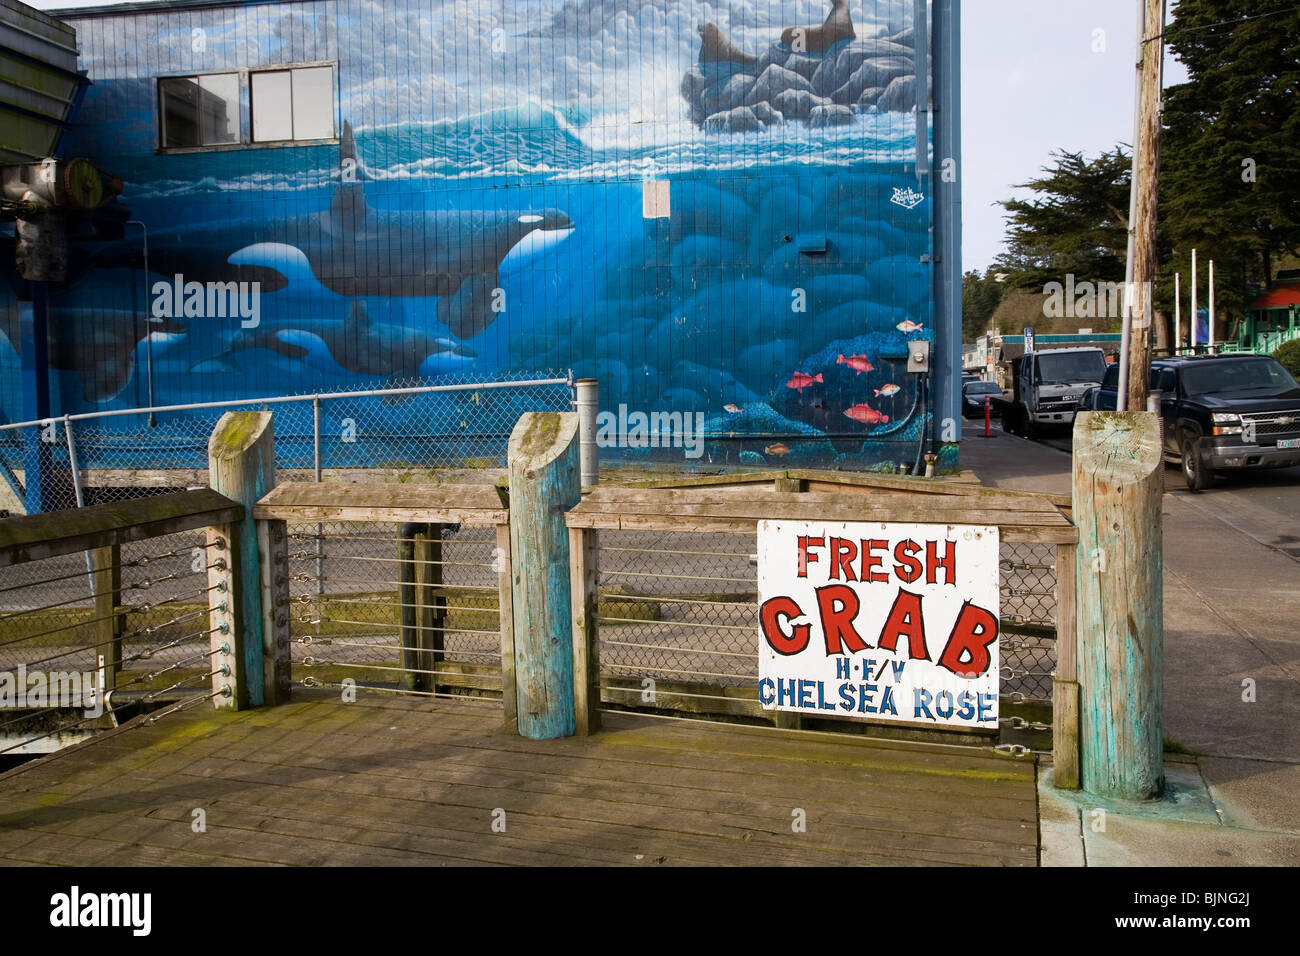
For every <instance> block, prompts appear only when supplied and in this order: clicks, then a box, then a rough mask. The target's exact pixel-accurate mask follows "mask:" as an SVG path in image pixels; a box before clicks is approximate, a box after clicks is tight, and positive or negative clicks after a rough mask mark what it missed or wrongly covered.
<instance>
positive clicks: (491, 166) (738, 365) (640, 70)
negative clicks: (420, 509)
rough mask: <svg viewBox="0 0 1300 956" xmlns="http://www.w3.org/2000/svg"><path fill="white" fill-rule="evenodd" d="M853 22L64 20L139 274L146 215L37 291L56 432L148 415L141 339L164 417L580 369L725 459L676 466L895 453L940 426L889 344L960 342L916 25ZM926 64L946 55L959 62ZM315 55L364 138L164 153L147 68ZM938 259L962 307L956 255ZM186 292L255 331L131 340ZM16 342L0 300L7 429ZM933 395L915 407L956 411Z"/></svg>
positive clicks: (183, 13) (647, 6)
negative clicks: (65, 423) (82, 418)
mask: <svg viewBox="0 0 1300 956" xmlns="http://www.w3.org/2000/svg"><path fill="white" fill-rule="evenodd" d="M841 5H842V0H836V2H835V4H834V5H833V4H832V3H831V2H824V0H816V2H804V0H801V2H783V0H756V2H754V0H751V2H743V3H742V2H735V3H726V2H715V3H698V2H692V0H681V2H677V0H645V2H639V3H636V2H627V0H564V2H559V0H542V2H528V0H514V2H503V0H493V2H488V0H480V2H477V3H465V2H428V0H426V2H423V3H421V2H414V0H412V2H406V0H384V2H381V3H375V4H356V3H335V2H327V0H321V2H302V3H297V2H279V3H265V4H260V3H248V4H231V5H226V6H218V7H210V6H198V5H195V6H192V7H191V6H182V5H172V6H170V7H167V6H164V5H160V6H159V7H158V8H156V9H154V10H143V11H142V10H138V9H137V10H132V11H131V12H125V13H119V12H102V13H97V14H94V15H89V16H74V15H72V14H69V16H68V19H69V20H70V21H71V22H72V23H73V24H74V25H75V26H76V28H77V32H78V38H79V43H80V46H81V49H82V58H81V66H82V68H83V69H86V70H88V71H89V75H90V78H91V80H92V81H93V84H94V85H93V87H92V88H91V89H90V91H89V94H88V98H87V101H86V103H85V105H84V107H83V109H82V111H81V115H80V117H79V120H80V123H79V125H78V127H77V128H76V130H75V131H74V132H73V133H72V134H71V135H72V137H73V141H72V142H71V143H70V144H69V146H70V149H69V154H70V155H85V156H88V157H90V158H92V159H93V160H94V161H95V162H96V163H98V164H99V165H100V166H101V167H103V168H105V169H108V170H110V171H112V172H113V173H115V174H117V175H118V176H120V177H121V178H122V179H123V180H124V181H125V183H126V188H125V190H124V192H123V195H122V200H121V201H122V202H123V203H125V204H126V205H127V206H129V208H130V210H131V215H132V218H133V219H137V220H141V221H143V222H144V223H146V224H147V226H148V230H149V245H150V250H149V251H150V269H151V274H149V275H146V274H145V272H144V271H143V268H142V261H141V258H140V246H141V243H140V238H139V235H140V233H139V230H138V229H137V228H136V227H128V229H127V232H126V234H125V238H124V239H122V240H121V241H117V242H113V241H104V242H96V243H86V244H84V245H81V246H79V247H78V249H77V250H76V251H75V252H74V255H73V261H74V267H75V271H76V273H77V274H76V276H75V277H74V278H75V281H70V282H69V283H67V284H65V287H64V288H62V289H59V290H57V291H56V292H55V293H54V295H53V299H52V313H51V324H52V326H54V329H55V331H54V332H53V333H52V340H53V341H52V343H51V351H52V355H51V361H52V364H53V366H54V368H55V372H54V384H53V391H54V393H55V397H54V404H55V409H54V410H55V412H56V413H62V412H78V411H88V410H94V409H99V408H129V407H137V406H141V405H145V404H147V397H148V396H147V392H146V388H145V383H144V374H143V368H142V362H141V360H140V359H141V356H142V355H143V346H142V343H141V339H142V337H143V336H144V334H145V330H146V328H147V327H148V328H151V329H152V331H153V354H154V366H155V368H154V383H155V384H154V401H155V404H167V403H182V402H192V401H205V400H215V399H221V398H242V397H250V396H255V395H270V394H283V393H290V392H306V391H321V390H334V389H344V388H350V387H361V386H366V387H382V386H383V385H385V384H389V383H393V384H396V383H399V382H405V381H408V380H409V379H411V378H413V377H416V376H442V375H454V376H458V377H462V376H476V377H477V376H482V377H491V376H493V375H497V374H500V373H502V372H504V371H512V372H518V371H526V370H539V371H540V370H559V369H567V368H572V369H573V370H574V372H575V373H576V374H577V375H578V376H579V377H582V376H592V377H596V378H598V379H599V380H600V384H601V389H602V392H601V405H602V408H604V409H608V410H611V411H617V409H618V408H619V406H620V405H621V404H622V405H626V406H627V407H628V409H629V410H630V411H637V410H640V411H646V412H650V411H676V412H682V413H695V412H700V413H703V415H704V416H705V420H706V428H707V429H708V430H709V432H710V433H711V434H713V435H716V436H718V437H717V438H716V439H714V440H711V441H710V442H709V443H708V445H707V451H706V454H705V456H704V458H702V459H700V460H698V461H696V462H694V463H695V464H710V463H711V464H723V463H730V464H742V463H743V464H754V465H757V464H768V465H779V464H816V465H829V464H836V465H840V466H843V467H882V466H888V465H890V464H892V463H893V462H895V461H907V462H911V461H912V460H913V459H914V458H915V456H916V450H917V442H918V440H919V439H920V437H921V436H922V434H923V433H924V432H925V431H926V429H928V427H929V425H930V422H929V420H928V416H927V415H926V414H924V412H925V409H926V408H928V404H929V403H925V404H924V405H922V404H920V403H918V402H917V397H918V396H917V392H918V387H917V378H916V376H909V375H908V374H907V373H906V372H905V355H906V342H907V341H908V340H911V339H918V338H925V339H929V340H930V341H931V342H932V343H934V344H935V345H936V354H937V355H939V356H940V357H941V358H943V357H944V356H947V357H949V358H950V357H951V356H952V355H954V354H959V353H960V349H959V348H957V344H958V343H959V336H960V331H959V324H958V321H957V318H956V316H957V314H958V312H959V309H957V308H955V307H954V306H953V303H951V302H945V301H944V300H942V299H941V307H942V311H943V317H942V319H937V317H936V314H935V291H934V290H935V284H936V282H935V280H936V276H935V275H934V270H935V268H936V266H935V265H934V259H935V248H934V242H935V219H936V218H939V219H940V220H943V218H944V215H943V214H944V213H945V212H946V213H947V214H948V217H949V219H951V216H952V213H953V211H954V209H955V200H953V199H952V198H951V194H945V195H944V202H945V203H946V204H947V205H946V206H945V208H942V209H940V208H936V206H935V203H934V196H933V195H932V192H933V188H934V186H935V182H934V180H935V178H936V177H935V176H933V175H932V172H933V171H937V168H938V165H939V161H933V162H932V159H931V153H932V152H933V150H932V145H931V140H932V135H931V130H930V128H929V125H930V124H929V122H928V117H929V116H930V115H931V114H930V113H929V112H928V111H923V112H921V113H920V114H918V113H917V112H916V110H915V106H916V101H917V96H918V93H917V90H918V89H919V90H920V91H921V93H920V95H921V96H922V97H923V98H924V97H925V96H926V95H927V91H928V90H929V89H930V87H931V80H932V77H931V75H930V73H929V71H928V70H927V69H926V68H925V64H926V62H927V60H926V55H927V52H928V43H929V29H930V26H931V24H930V23H929V19H930V18H927V17H925V16H922V17H920V18H919V19H918V18H916V17H915V13H916V10H917V8H918V5H917V4H916V3H915V2H914V0H878V2H877V0H857V2H850V3H848V4H847V10H846V11H843V12H839V14H838V15H839V17H840V18H839V19H838V20H837V19H836V16H837V10H838V7H839V6H841ZM925 6H926V5H925V4H924V3H922V4H920V5H919V9H921V10H924V9H925ZM833 7H834V8H833ZM946 7H947V5H946V4H944V5H936V10H943V9H946ZM845 13H846V14H847V18H848V21H849V22H851V24H852V26H851V28H850V29H851V31H852V33H853V36H852V37H849V36H848V34H847V32H846V30H845V27H844V23H845V19H844V15H845ZM828 14H829V15H831V20H830V21H827V24H826V26H825V27H822V28H821V29H819V30H816V31H812V32H808V33H804V34H798V33H790V32H787V31H788V28H789V27H792V26H798V25H803V24H813V25H821V24H822V22H823V21H825V20H827V17H828ZM705 24H711V25H712V26H709V27H705V28H704V29H701V26H702V25H705ZM916 25H919V26H921V27H922V29H921V30H920V31H917V30H915V29H914V26H916ZM940 26H941V25H940ZM715 28H716V29H715ZM935 29H936V30H938V29H939V27H935ZM196 30H199V31H201V33H196V32H195V31H196ZM783 35H784V37H785V40H784V41H783V39H782V37H783ZM918 35H919V36H920V40H919V42H918V39H917V37H918ZM196 38H201V40H202V42H196ZM823 41H824V42H823ZM800 46H802V47H803V49H804V52H798V51H797V50H796V49H794V48H795V47H800ZM823 46H826V47H828V48H827V49H822V48H821V47H823ZM940 49H941V50H944V51H945V52H944V55H945V56H946V57H950V58H952V61H953V62H952V64H949V66H950V67H951V66H953V65H955V57H956V53H955V44H952V43H949V44H947V45H946V46H944V47H940ZM316 61H332V62H337V64H338V86H339V90H338V115H337V117H336V122H337V127H338V129H339V130H340V131H343V130H344V128H345V124H346V127H347V129H348V130H349V131H350V132H351V133H352V134H353V136H349V135H348V134H347V133H344V134H343V135H342V136H341V139H342V142H340V143H329V144H323V145H311V146H292V147H279V148H265V147H262V148H259V147H247V148H241V149H234V150H222V151H213V152H197V153H187V154H158V153H157V152H156V150H155V146H156V143H157V129H156V126H157V123H156V96H157V94H156V79H157V77H158V76H163V75H174V74H183V73H204V72H213V71H220V70H226V69H235V68H250V67H260V66H264V65H268V64H281V63H285V64H287V63H306V62H316ZM702 61H703V62H702ZM917 63H920V64H922V69H921V71H920V74H919V76H918V75H917V74H916V71H915V64H917ZM941 73H942V71H941V70H937V71H936V74H941ZM955 107H956V103H955V99H954V102H953V103H952V108H953V110H954V113H955ZM247 114H248V110H247V103H245V104H244V115H243V124H244V127H245V129H246V128H247V125H248V115H247ZM918 115H919V116H920V117H921V130H920V135H919V136H918V132H917V117H918ZM353 138H354V139H355V147H353V146H352V143H351V142H350V140H351V139H353ZM918 146H919V151H920V158H921V165H920V168H919V169H918V166H917V162H916V160H917V156H918ZM353 148H354V149H355V155H356V161H357V164H358V165H357V167H356V168H357V170H358V174H357V175H356V177H355V178H356V182H345V181H343V180H344V179H345V178H347V177H345V176H344V175H343V174H342V173H341V172H340V166H341V162H340V160H341V157H343V158H347V156H348V154H349V153H350V152H352V150H353ZM665 180H666V181H668V182H669V183H670V186H669V197H670V202H669V215H668V216H667V217H666V218H645V217H644V216H643V195H644V190H645V188H646V187H645V185H644V184H645V183H646V182H647V181H665ZM942 268H943V269H944V270H945V275H944V276H941V277H940V278H941V279H942V278H944V277H946V278H947V280H948V283H949V285H948V287H947V288H951V284H952V283H951V280H952V278H953V277H954V276H959V275H960V265H959V263H958V262H957V261H956V256H955V253H954V252H949V253H948V254H947V255H946V257H945V261H944V262H943V263H942ZM176 274H181V275H182V276H183V277H184V280H185V281H196V282H201V283H202V282H210V281H224V280H245V281H254V280H256V281H259V282H260V283H261V289H262V291H261V297H260V309H259V313H260V314H259V319H260V322H259V325H258V326H257V327H256V328H251V329H247V328H242V327H241V323H240V322H239V320H238V319H237V318H236V319H232V318H229V317H226V318H220V317H214V316H175V317H171V318H167V317H163V318H157V317H155V318H154V320H153V321H152V324H151V325H149V326H147V325H146V317H147V316H149V315H150V313H151V312H152V311H155V310H154V305H155V302H156V300H157V295H156V293H155V292H154V289H153V287H154V285H155V283H157V282H159V281H162V280H165V279H171V278H172V277H173V276H174V275H176ZM4 294H6V295H7V294H8V293H4ZM16 323H17V305H16V303H15V301H14V300H13V299H12V298H6V299H3V300H0V369H2V370H3V374H4V379H5V383H4V388H3V391H2V392H0V402H2V403H3V408H2V411H3V414H4V415H5V416H6V417H7V418H8V419H9V420H15V419H18V418H21V417H22V414H23V410H22V408H21V402H20V398H19V394H18V389H17V384H16V382H17V377H18V376H17V372H16V370H17V368H18V362H19V359H18V357H17V355H16V352H15V348H16V346H17V341H16V339H17V336H16V334H13V330H14V329H16ZM936 326H938V327H937V328H936ZM841 357H843V360H841ZM855 357H856V358H855ZM947 364H949V365H952V364H953V363H952V362H951V361H948V362H947ZM951 379H952V375H951V369H946V368H945V369H942V370H941V373H940V374H939V375H938V376H937V378H936V382H935V384H934V386H933V387H932V388H931V389H930V395H931V396H936V395H937V396H939V397H940V398H942V399H943V400H944V401H945V402H946V403H950V402H951V396H948V395H947V392H948V391H950V390H951V388H953V387H955V386H953V385H952V384H951ZM846 413H851V414H846ZM394 414H400V409H399V410H395V412H394ZM622 454H623V456H624V457H627V458H633V459H634V458H636V457H637V456H645V457H652V458H656V459H663V460H667V461H678V462H680V461H682V451H681V450H680V449H668V450H656V451H650V450H645V451H643V450H638V449H625V450H624V451H623V452H622ZM945 459H946V460H947V462H948V463H949V464H952V463H955V446H948V447H947V448H945ZM687 463H688V464H691V463H692V462H687Z"/></svg>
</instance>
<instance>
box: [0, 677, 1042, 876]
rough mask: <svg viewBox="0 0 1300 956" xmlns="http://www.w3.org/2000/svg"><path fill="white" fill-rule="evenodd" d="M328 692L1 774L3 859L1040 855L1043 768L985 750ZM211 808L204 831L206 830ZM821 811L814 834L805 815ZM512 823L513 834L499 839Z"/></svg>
mask: <svg viewBox="0 0 1300 956" xmlns="http://www.w3.org/2000/svg"><path fill="white" fill-rule="evenodd" d="M605 717H606V718H607V720H606V721H605V727H606V729H605V730H604V731H602V732H601V733H599V734H596V735H593V736H591V737H573V738H566V739H560V740H526V739H524V738H521V737H518V736H516V735H513V734H510V733H507V732H505V731H504V730H503V729H502V727H501V719H500V706H499V703H498V705H497V706H495V707H494V706H492V705H491V704H490V703H488V704H485V703H483V702H481V701H476V702H463V703H462V702H458V701H441V700H439V701H431V700H429V699H427V698H408V697H400V696H388V695H384V696H383V697H382V698H380V699H371V698H368V697H365V696H363V697H362V699H361V700H359V701H358V702H357V703H353V704H342V703H340V702H339V701H338V698H337V697H336V696H333V695H329V694H325V693H317V694H304V695H298V694H297V693H296V694H295V700H294V702H293V703H290V704H287V705H283V706H280V707H275V708H266V709H261V710H256V711H246V712H241V713H216V712H213V711H205V710H202V709H199V710H195V711H189V712H185V713H182V714H175V715H172V716H169V717H167V718H166V719H164V720H162V721H160V722H159V723H157V724H156V725H150V724H144V723H141V724H138V725H128V726H127V727H125V728H122V729H119V730H117V731H114V732H111V733H109V734H106V735H103V736H102V737H100V738H97V739H95V740H92V741H90V742H88V743H85V744H82V745H80V746H77V747H75V748H70V749H69V750H68V751H65V752H62V753H59V754H55V755H52V756H51V757H48V758H45V759H43V760H40V761H34V762H32V763H29V764H26V765H24V766H23V767H20V768H18V769H17V770H15V771H11V772H10V773H8V774H5V775H3V776H0V861H11V862H13V863H15V864H19V863H34V864H45V865H58V864H67V863H75V864H81V865H136V864H138V865H158V864H174V865H214V864H229V863H237V864H238V863H242V864H259V865H266V864H287V865H334V864H376V865H385V864H386V865H422V866H430V865H433V866H437V865H455V866H461V865H524V866H547V865H562V866H574V865H596V866H611V865H620V864H626V865H658V864H664V863H666V864H669V865H679V866H696V865H699V866H717V865H728V864H731V865H764V864H768V865H797V864H809V865H895V866H896V865H935V864H949V865H985V866H988V865H1007V866H1025V865H1028V866H1032V865H1035V864H1036V862H1037V823H1036V820H1037V815H1036V801H1035V792H1034V768H1033V766H1032V764H1028V763H1021V762H1014V761H1010V760H1006V759H1002V758H999V757H996V756H993V755H990V754H988V753H987V751H980V750H976V749H970V748H962V747H953V746H940V745H925V744H909V743H904V742H900V741H894V740H890V741H881V740H871V739H867V738H862V737H857V736H849V735H835V734H824V733H802V732H798V731H777V730H774V729H768V728H763V727H755V726H744V725H732V724H717V723H705V722H699V721H674V720H662V719H656V718H650V717H644V716H640V715H631V714H621V713H610V714H606V715H605ZM195 807H202V808H203V809H204V810H205V812H206V814H207V830H206V832H203V833H194V832H193V831H192V829H191V826H190V823H191V819H192V817H191V814H192V811H193V809H194V808H195ZM796 809H800V810H802V811H803V812H804V814H805V815H806V820H807V827H806V831H804V832H795V831H794V829H793V828H792V826H791V822H792V813H793V811H795V810H796ZM499 810H504V812H505V820H506V830H505V832H493V829H492V826H491V824H492V819H493V812H494V811H499Z"/></svg>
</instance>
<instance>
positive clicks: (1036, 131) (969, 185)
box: [28, 0, 1186, 272]
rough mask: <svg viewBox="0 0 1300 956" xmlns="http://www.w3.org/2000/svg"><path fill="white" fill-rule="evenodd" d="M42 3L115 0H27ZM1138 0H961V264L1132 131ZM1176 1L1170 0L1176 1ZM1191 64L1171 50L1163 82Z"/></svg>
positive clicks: (46, 6) (968, 263) (990, 251)
mask: <svg viewBox="0 0 1300 956" xmlns="http://www.w3.org/2000/svg"><path fill="white" fill-rule="evenodd" d="M28 2H30V3H31V5H32V6H35V7H37V8H38V9H41V10H51V9H66V8H71V7H85V6H100V5H111V0H34V2H33V0H28ZM1140 2H1141V0H964V2H963V3H962V4H961V9H962V13H961V16H962V24H961V39H962V42H961V56H962V153H963V163H962V165H963V167H964V168H963V169H962V171H961V175H962V268H963V269H964V270H971V269H975V270H977V271H980V272H983V271H984V269H985V267H987V266H988V265H990V264H991V263H992V262H993V260H994V259H995V258H996V257H997V255H998V253H999V252H1000V251H1001V250H1002V243H1003V238H1004V235H1005V223H1004V221H1003V210H1002V208H1001V207H1000V206H998V205H997V203H998V202H999V201H1000V200H1004V199H1008V198H1010V197H1012V196H1015V195H1024V194H1025V191H1019V192H1018V191H1017V190H1016V189H1015V188H1014V187H1015V186H1016V185H1017V184H1019V183H1023V182H1026V181H1027V180H1029V179H1032V178H1034V177H1035V176H1036V174H1037V173H1038V172H1039V171H1040V170H1041V169H1042V168H1043V167H1044V166H1045V165H1047V164H1048V163H1050V162H1051V153H1052V151H1053V150H1059V149H1068V150H1071V151H1076V150H1082V151H1083V152H1084V153H1085V155H1087V156H1090V157H1091V156H1096V155H1097V154H1099V153H1101V152H1103V151H1105V150H1109V149H1110V148H1112V147H1113V146H1115V145H1116V144H1118V143H1124V144H1126V145H1127V144H1128V143H1130V142H1131V141H1132V139H1133V92H1134V78H1135V70H1134V61H1135V55H1136V50H1137V9H1138V5H1139V3H1140ZM1173 6H1174V4H1173V3H1170V8H1171V11H1172V8H1173ZM1185 79H1186V73H1185V72H1184V71H1183V69H1182V67H1181V66H1180V64H1179V63H1178V62H1177V61H1176V60H1175V59H1174V58H1173V57H1172V56H1169V55H1168V54H1166V65H1165V85H1166V86H1168V85H1172V84H1175V83H1180V82H1182V81H1183V80H1185Z"/></svg>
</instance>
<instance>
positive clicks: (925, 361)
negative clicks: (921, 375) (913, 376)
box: [907, 339, 930, 372]
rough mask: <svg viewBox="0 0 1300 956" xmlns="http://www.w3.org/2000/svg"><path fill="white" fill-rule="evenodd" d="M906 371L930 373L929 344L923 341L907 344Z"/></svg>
mask: <svg viewBox="0 0 1300 956" xmlns="http://www.w3.org/2000/svg"><path fill="white" fill-rule="evenodd" d="M907 370H908V371H909V372H928V371H930V343H929V342H927V341H926V340H925V339H918V340H917V341H915V342H908V343H907Z"/></svg>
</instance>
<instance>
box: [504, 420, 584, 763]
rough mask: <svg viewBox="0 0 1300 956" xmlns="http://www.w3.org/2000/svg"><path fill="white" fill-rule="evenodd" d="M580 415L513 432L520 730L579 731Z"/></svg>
mask: <svg viewBox="0 0 1300 956" xmlns="http://www.w3.org/2000/svg"><path fill="white" fill-rule="evenodd" d="M577 438H578V416H577V415H576V414H574V413H572V412H525V413H524V415H523V416H522V417H521V418H520V419H519V422H518V423H517V424H516V425H515V428H514V431H513V432H511V434H510V447H509V463H510V555H511V568H512V572H513V582H512V590H513V595H512V611H513V619H514V620H513V623H514V637H515V639H514V645H515V646H514V652H515V693H516V694H517V696H518V713H519V733H520V734H521V735H522V736H524V737H532V738H538V739H546V738H552V737H570V736H572V735H573V733H574V731H575V718H574V702H573V680H574V675H573V619H572V605H571V594H572V589H571V587H570V584H569V574H570V568H569V534H568V529H567V528H566V527H565V524H564V514H565V512H566V511H568V510H569V509H570V508H572V507H574V506H575V505H576V504H577V503H578V501H579V500H580V499H581V497H582V488H581V485H580V483H579V475H578V441H577Z"/></svg>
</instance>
